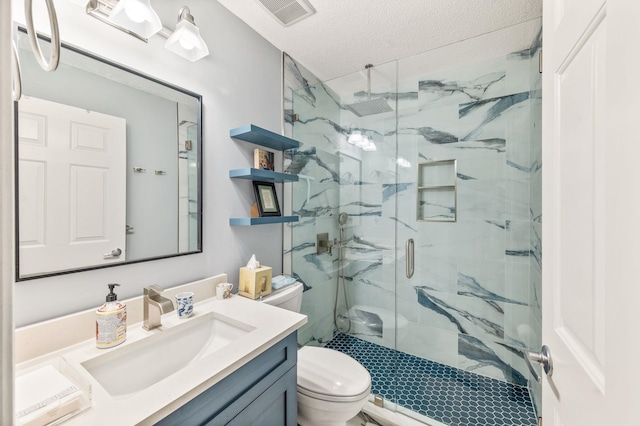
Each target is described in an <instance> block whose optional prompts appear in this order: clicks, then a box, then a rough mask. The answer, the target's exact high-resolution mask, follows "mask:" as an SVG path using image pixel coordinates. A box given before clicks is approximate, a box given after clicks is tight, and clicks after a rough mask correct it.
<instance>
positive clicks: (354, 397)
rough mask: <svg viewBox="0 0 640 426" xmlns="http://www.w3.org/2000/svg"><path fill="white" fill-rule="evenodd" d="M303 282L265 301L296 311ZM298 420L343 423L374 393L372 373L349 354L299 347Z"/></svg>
mask: <svg viewBox="0 0 640 426" xmlns="http://www.w3.org/2000/svg"><path fill="white" fill-rule="evenodd" d="M302 290H303V286H302V284H301V283H295V284H292V285H291V286H289V287H285V288H283V289H280V290H277V291H274V292H273V293H272V294H271V295H269V296H266V297H263V298H262V301H263V302H265V303H268V304H270V305H274V306H278V307H281V308H284V309H288V310H291V311H295V312H300V306H301V304H302ZM297 388H298V424H299V425H301V426H314V425H325V426H330V425H336V426H337V425H341V426H344V425H345V424H346V422H347V420H349V419H351V418H353V417H354V416H356V415H357V414H358V413H359V412H360V410H361V409H362V407H364V405H365V404H366V402H367V399H368V398H369V394H370V393H371V376H370V375H369V372H368V371H367V369H366V368H364V367H363V366H362V365H361V364H360V363H359V362H358V361H356V360H355V359H353V358H351V357H350V356H348V355H345V354H343V353H342V352H338V351H336V350H333V349H327V348H321V347H316V346H305V347H303V348H300V349H299V350H298V383H297Z"/></svg>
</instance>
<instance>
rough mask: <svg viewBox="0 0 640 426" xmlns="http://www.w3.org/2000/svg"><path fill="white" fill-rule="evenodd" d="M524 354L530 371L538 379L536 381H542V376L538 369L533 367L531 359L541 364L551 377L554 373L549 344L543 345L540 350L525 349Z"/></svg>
mask: <svg viewBox="0 0 640 426" xmlns="http://www.w3.org/2000/svg"><path fill="white" fill-rule="evenodd" d="M524 355H525V356H524V362H525V363H526V364H527V367H529V371H530V372H531V375H532V376H533V378H534V379H536V382H538V383H540V381H541V380H542V377H540V375H539V374H538V372H537V371H536V369H535V368H534V367H533V364H532V363H531V361H533V362H536V363H538V364H541V365H542V368H543V369H544V372H545V374H546V375H547V377H551V376H552V375H553V359H552V358H551V351H550V350H549V347H548V346H547V345H543V346H542V349H540V352H529V351H524Z"/></svg>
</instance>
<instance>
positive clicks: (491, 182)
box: [457, 179, 506, 221]
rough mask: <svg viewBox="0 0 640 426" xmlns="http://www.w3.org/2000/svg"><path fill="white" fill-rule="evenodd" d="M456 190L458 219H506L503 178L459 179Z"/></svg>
mask: <svg viewBox="0 0 640 426" xmlns="http://www.w3.org/2000/svg"><path fill="white" fill-rule="evenodd" d="M457 192H458V220H459V221H465V220H472V219H484V220H493V221H504V220H505V219H506V217H505V216H506V213H505V206H506V197H505V181H504V179H486V180H459V181H458V185H457Z"/></svg>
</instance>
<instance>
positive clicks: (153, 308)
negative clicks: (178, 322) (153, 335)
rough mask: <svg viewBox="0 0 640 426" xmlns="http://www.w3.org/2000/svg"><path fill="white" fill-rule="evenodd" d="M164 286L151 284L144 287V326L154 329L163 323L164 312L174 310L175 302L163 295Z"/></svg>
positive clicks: (147, 328)
mask: <svg viewBox="0 0 640 426" xmlns="http://www.w3.org/2000/svg"><path fill="white" fill-rule="evenodd" d="M162 291H163V290H162V288H161V287H160V286H157V285H150V286H148V287H145V288H144V297H143V301H142V328H144V329H145V330H153V329H154V328H158V327H160V326H161V325H162V314H166V313H167V312H171V311H173V310H174V307H173V302H172V301H171V300H169V299H167V298H166V297H163V296H162Z"/></svg>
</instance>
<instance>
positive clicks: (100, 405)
mask: <svg viewBox="0 0 640 426" xmlns="http://www.w3.org/2000/svg"><path fill="white" fill-rule="evenodd" d="M184 287H185V286H181V288H184ZM196 300H197V298H196ZM211 312H213V313H214V315H215V316H217V317H219V318H222V319H223V320H228V321H230V322H234V321H236V322H240V323H243V324H245V325H248V326H250V327H251V328H253V329H252V330H251V331H249V332H248V333H247V334H245V335H243V336H241V337H239V338H238V339H237V340H234V341H233V342H231V343H230V344H228V345H227V346H225V347H223V348H220V349H218V350H216V351H215V352H213V353H212V354H210V355H208V356H205V357H204V358H202V359H199V360H197V361H193V362H191V363H189V364H188V365H186V366H185V367H184V368H182V369H180V370H179V371H178V372H177V373H174V374H171V375H169V376H168V377H166V378H164V379H162V380H160V381H159V382H157V383H155V384H153V385H152V386H150V387H148V388H146V389H145V390H143V391H140V392H137V393H133V394H129V395H125V396H118V397H113V396H111V395H110V394H109V393H108V392H107V391H106V390H105V389H103V388H102V387H101V385H100V384H99V383H98V382H97V381H96V380H95V379H94V378H93V376H91V374H89V372H88V371H87V370H86V369H85V368H84V367H83V366H82V363H83V362H86V361H88V360H91V359H93V358H95V357H97V356H101V355H104V354H105V353H108V352H109V351H114V350H119V349H121V348H125V347H126V346H128V345H133V344H135V343H136V342H138V341H140V340H143V339H146V338H148V337H150V336H154V335H157V334H158V333H163V331H165V330H169V329H171V328H172V327H176V326H181V325H183V324H187V323H188V322H189V321H193V320H197V319H198V318H201V317H202V316H204V315H208V314H209V313H211ZM306 322H307V317H306V316H304V315H301V314H298V313H295V312H290V311H287V310H284V309H280V308H277V307H274V306H270V305H267V304H265V303H259V302H256V301H253V300H249V299H246V298H244V297H241V296H238V295H234V296H233V297H231V298H230V299H226V300H216V299H211V298H210V299H206V300H203V301H201V302H198V303H196V304H195V307H194V314H193V315H192V316H191V317H190V318H188V319H179V318H178V316H177V314H176V312H175V311H174V312H169V313H167V314H165V315H163V316H162V327H161V328H158V329H155V330H151V331H145V330H143V329H142V323H141V322H138V323H135V324H131V325H129V326H128V330H127V340H126V341H125V342H124V343H123V344H121V345H119V346H116V347H114V348H110V349H97V348H96V347H95V339H89V340H84V341H81V342H79V343H76V344H73V345H71V346H67V347H64V348H61V349H58V350H55V351H53V352H50V353H47V354H44V355H42V356H39V357H37V358H34V359H31V360H29V361H25V362H23V363H21V364H19V365H18V366H17V374H20V370H21V369H22V370H24V369H27V368H32V367H34V366H37V365H41V364H42V365H44V364H46V363H48V362H51V360H53V359H59V358H63V359H64V360H65V361H66V363H67V364H68V366H69V367H70V368H71V369H72V370H73V371H74V372H75V373H77V375H78V376H79V377H80V378H81V379H82V380H84V381H86V383H88V384H90V385H91V388H92V403H91V408H89V409H87V410H85V411H83V412H81V413H80V414H78V415H76V416H75V417H73V418H71V419H70V420H68V421H67V422H65V425H67V424H68V425H92V426H98V425H109V426H112V425H114V424H115V425H125V424H126V425H134V424H140V425H146V424H153V423H155V422H157V421H159V420H160V419H162V418H164V417H166V416H167V415H168V414H170V413H171V412H173V411H175V410H176V409H178V408H179V407H181V406H182V405H184V404H185V403H187V402H188V401H190V400H191V399H193V398H194V397H196V396H198V395H199V394H201V393H202V392H203V391H205V390H207V389H208V388H210V387H211V386H213V385H214V384H216V383H218V382H219V381H220V380H222V379H223V378H225V377H227V376H228V375H230V374H231V373H233V372H234V371H236V370H237V369H238V368H240V367H242V366H243V365H245V364H246V363H247V362H249V361H250V360H252V359H253V358H255V357H256V356H257V355H259V354H261V353H262V352H264V351H265V350H266V349H268V348H269V347H271V346H272V345H274V344H275V343H276V342H278V341H280V340H282V339H283V338H284V337H286V336H288V335H289V334H291V333H292V332H293V331H295V330H297V329H298V328H300V327H301V326H302V325H304V324H305V323H306ZM31 333H33V331H31ZM158 356H162V354H158ZM149 362H150V363H152V362H153V359H150V360H149ZM131 380H135V377H132V378H131Z"/></svg>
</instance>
